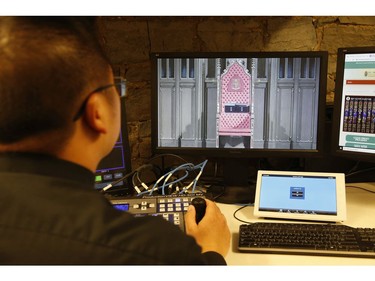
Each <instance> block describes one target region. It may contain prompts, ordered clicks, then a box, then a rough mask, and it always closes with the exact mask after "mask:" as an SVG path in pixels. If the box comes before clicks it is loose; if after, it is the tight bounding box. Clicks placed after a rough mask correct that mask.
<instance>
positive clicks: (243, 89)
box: [218, 61, 251, 136]
mask: <svg viewBox="0 0 375 281" xmlns="http://www.w3.org/2000/svg"><path fill="white" fill-rule="evenodd" d="M226 70H227V71H225V72H224V73H223V74H222V75H221V81H220V83H221V95H220V112H219V132H218V134H219V135H221V136H250V133H251V131H250V115H251V113H250V104H251V76H250V74H249V73H248V72H247V71H246V70H245V69H244V67H243V66H242V65H240V64H239V63H238V62H237V61H235V62H233V63H232V64H230V65H229V66H228V67H227V69H226Z"/></svg>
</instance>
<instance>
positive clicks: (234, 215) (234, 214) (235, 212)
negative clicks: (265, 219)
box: [233, 204, 253, 223]
mask: <svg viewBox="0 0 375 281" xmlns="http://www.w3.org/2000/svg"><path fill="white" fill-rule="evenodd" d="M252 206H253V205H252V204H251V205H244V206H241V207H240V208H238V209H237V210H236V211H234V213H233V217H234V218H235V219H236V220H238V221H240V222H243V223H251V222H249V221H244V220H241V219H240V218H238V217H236V214H237V212H239V211H241V210H242V209H244V208H246V207H252Z"/></svg>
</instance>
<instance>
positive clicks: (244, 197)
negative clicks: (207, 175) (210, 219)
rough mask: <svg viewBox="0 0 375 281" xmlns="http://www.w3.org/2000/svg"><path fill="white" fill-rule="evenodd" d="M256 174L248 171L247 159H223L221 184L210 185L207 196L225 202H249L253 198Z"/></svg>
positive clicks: (252, 200) (252, 201) (251, 201)
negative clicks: (252, 174)
mask: <svg viewBox="0 0 375 281" xmlns="http://www.w3.org/2000/svg"><path fill="white" fill-rule="evenodd" d="M255 186H256V176H255V175H254V176H251V173H250V172H249V159H242V158H241V159H225V160H224V162H223V184H222V185H217V184H216V185H211V186H210V187H209V188H208V190H207V195H208V196H207V197H208V198H211V199H212V200H214V201H215V202H218V203H225V204H251V203H254V200H255Z"/></svg>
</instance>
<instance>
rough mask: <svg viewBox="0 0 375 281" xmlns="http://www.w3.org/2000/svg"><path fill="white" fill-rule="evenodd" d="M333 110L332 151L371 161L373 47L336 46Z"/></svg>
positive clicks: (374, 146)
mask: <svg viewBox="0 0 375 281" xmlns="http://www.w3.org/2000/svg"><path fill="white" fill-rule="evenodd" d="M333 110H334V111H333V114H334V116H333V117H334V118H333V123H332V132H333V135H332V150H333V153H334V154H335V155H336V156H342V157H346V158H351V159H353V160H359V161H365V162H375V46H374V47H351V48H339V49H338V53H337V67H336V87H335V97H334V109H333Z"/></svg>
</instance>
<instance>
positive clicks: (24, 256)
mask: <svg viewBox="0 0 375 281" xmlns="http://www.w3.org/2000/svg"><path fill="white" fill-rule="evenodd" d="M90 26H91V22H90V20H87V19H84V18H63V17H62V18H53V17H52V18H50V17H42V18H38V17H15V18H11V17H10V18H8V17H2V18H0V61H1V64H0V192H1V196H0V264H225V260H224V256H225V255H226V254H227V252H228V249H229V243H230V233H229V230H228V227H227V224H226V220H225V218H224V216H223V215H222V214H221V212H220V210H219V209H218V208H217V206H216V205H215V204H214V203H213V202H211V201H209V200H207V209H206V214H205V216H204V218H203V219H202V221H201V222H200V223H199V224H198V225H197V224H196V223H195V209H194V207H192V206H191V207H190V208H189V210H188V212H187V214H186V217H185V220H186V229H187V234H188V235H185V234H184V233H183V232H182V231H180V230H179V229H178V228H177V227H175V226H173V225H172V224H170V223H169V222H166V221H164V220H163V219H161V218H158V217H143V218H134V217H133V216H132V215H130V214H128V213H126V212H120V211H117V210H115V209H114V208H113V207H112V206H111V205H110V203H109V202H108V201H107V200H106V199H105V198H104V197H103V196H102V195H101V194H100V193H98V192H97V191H95V190H94V188H93V186H94V172H95V170H96V167H97V165H98V163H99V162H100V160H101V159H102V158H103V157H104V156H106V155H107V154H108V153H109V152H110V151H111V149H112V148H113V145H114V143H115V142H116V140H117V137H118V134H119V130H120V100H119V96H118V94H117V92H116V88H115V87H113V75H112V72H111V68H110V66H109V63H108V62H107V60H106V59H105V56H104V55H103V54H102V52H101V49H100V47H99V45H98V43H97V41H96V39H95V36H94V35H93V33H91V32H89V27H90Z"/></svg>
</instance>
